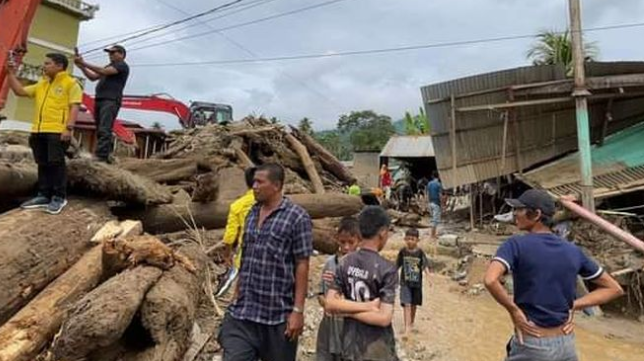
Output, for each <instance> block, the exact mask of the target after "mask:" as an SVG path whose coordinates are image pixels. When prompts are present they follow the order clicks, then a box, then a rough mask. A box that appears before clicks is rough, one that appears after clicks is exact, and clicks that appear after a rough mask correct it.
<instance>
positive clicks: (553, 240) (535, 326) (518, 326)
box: [485, 190, 624, 361]
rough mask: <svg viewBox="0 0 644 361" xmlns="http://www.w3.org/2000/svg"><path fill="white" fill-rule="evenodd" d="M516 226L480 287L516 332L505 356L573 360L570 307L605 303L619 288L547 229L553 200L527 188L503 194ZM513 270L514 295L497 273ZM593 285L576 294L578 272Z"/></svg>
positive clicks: (510, 358) (542, 360)
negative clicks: (517, 194) (512, 195)
mask: <svg viewBox="0 0 644 361" xmlns="http://www.w3.org/2000/svg"><path fill="white" fill-rule="evenodd" d="M506 202H507V203H508V204H509V205H510V206H511V207H512V208H513V210H514V211H513V213H514V217H515V222H516V225H517V227H518V228H519V230H521V231H525V232H527V233H526V234H523V235H517V236H513V237H510V239H508V240H507V241H505V242H504V243H503V244H502V245H501V247H499V249H498V251H497V253H496V256H495V257H494V259H493V260H492V262H491V263H490V266H489V267H488V270H487V273H486V275H485V286H486V287H487V289H488V290H489V291H490V293H491V294H492V296H493V297H494V298H495V299H496V301H497V302H498V303H499V304H501V305H502V306H503V307H505V309H506V310H507V311H508V313H509V314H510V317H511V319H512V322H513V323H514V328H515V334H514V336H513V337H512V338H511V339H510V342H509V343H508V346H507V350H508V355H507V358H506V361H524V360H525V361H545V360H549V361H575V360H577V354H576V350H575V339H574V335H573V333H572V331H573V328H574V326H573V315H574V312H575V311H578V310H583V309H585V308H588V307H592V306H597V305H601V304H604V303H607V302H609V301H611V300H613V299H615V298H617V297H619V296H621V295H622V294H623V293H624V291H623V290H622V288H621V287H620V285H619V284H618V283H617V282H616V281H615V280H614V279H613V278H612V277H611V276H610V275H609V274H608V273H606V272H604V270H603V269H602V268H601V267H600V266H598V265H597V264H596V263H595V262H594V261H593V260H591V259H590V258H589V257H588V256H586V255H585V254H584V253H583V252H582V251H581V249H580V248H579V247H577V246H576V245H574V244H573V243H570V242H568V241H567V240H565V239H563V238H560V237H558V236H556V235H555V234H553V233H552V231H551V230H550V226H551V223H552V216H553V215H554V213H555V203H554V201H553V199H552V198H551V197H550V196H549V195H548V194H547V193H546V192H544V191H540V190H528V191H526V192H525V193H523V194H522V195H521V196H520V197H519V198H518V199H507V200H506ZM506 273H512V277H513V281H514V298H512V297H510V296H509V295H508V292H507V291H506V290H505V288H504V287H503V285H502V284H501V278H502V277H503V275H504V274H506ZM578 276H581V278H582V279H583V280H585V281H589V282H592V283H593V284H594V285H595V286H596V288H595V290H594V291H592V292H590V293H588V294H587V295H585V296H583V297H581V298H577V299H575V298H576V294H575V292H576V285H577V277H578Z"/></svg>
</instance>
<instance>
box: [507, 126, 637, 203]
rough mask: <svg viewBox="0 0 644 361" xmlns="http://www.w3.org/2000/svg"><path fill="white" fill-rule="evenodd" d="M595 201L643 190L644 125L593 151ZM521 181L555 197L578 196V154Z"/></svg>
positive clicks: (610, 140) (526, 174) (628, 129)
mask: <svg viewBox="0 0 644 361" xmlns="http://www.w3.org/2000/svg"><path fill="white" fill-rule="evenodd" d="M591 152H592V160H593V186H594V196H595V198H605V197H609V196H613V195H616V194H624V193H628V192H632V191H636V190H641V189H644V123H640V124H638V125H635V126H632V127H630V128H627V129H624V130H622V131H620V132H618V133H615V134H613V135H611V136H610V137H607V138H606V140H605V142H604V144H603V145H601V146H598V145H594V146H593V147H592V149H591ZM518 177H519V178H520V179H521V180H523V181H524V182H526V183H527V184H529V185H531V186H532V187H535V188H541V189H545V190H548V191H550V192H552V193H553V194H555V195H559V196H561V195H565V194H578V193H580V192H581V187H580V185H579V183H580V180H581V175H580V173H579V153H573V154H571V155H568V156H566V157H564V158H561V159H559V160H556V161H553V162H551V163H548V164H546V165H544V166H541V167H539V168H537V169H534V170H532V171H530V172H527V173H524V174H523V175H518Z"/></svg>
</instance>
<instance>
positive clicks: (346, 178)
mask: <svg viewBox="0 0 644 361" xmlns="http://www.w3.org/2000/svg"><path fill="white" fill-rule="evenodd" d="M291 129H292V131H293V134H294V135H295V137H296V138H297V139H299V140H300V142H302V144H304V146H306V148H307V149H308V151H309V153H310V154H311V155H312V156H315V157H317V159H318V160H319V161H320V163H321V164H322V166H323V167H324V169H326V170H328V171H329V172H331V174H333V175H334V176H335V177H336V178H338V179H339V180H340V181H342V182H345V183H351V182H352V181H353V180H355V177H354V176H353V175H352V174H351V172H349V170H348V169H347V167H345V166H344V165H342V163H340V161H339V160H338V158H336V157H335V156H334V155H333V154H331V152H329V151H328V150H326V148H324V147H323V146H321V145H320V143H318V142H317V141H316V140H315V139H313V137H311V136H310V135H308V134H306V133H304V132H302V131H300V130H298V129H297V128H294V127H291Z"/></svg>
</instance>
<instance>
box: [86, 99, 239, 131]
mask: <svg viewBox="0 0 644 361" xmlns="http://www.w3.org/2000/svg"><path fill="white" fill-rule="evenodd" d="M83 104H85V106H86V107H87V108H88V110H90V112H93V110H94V99H93V98H92V97H91V96H89V95H86V94H85V95H84V96H83ZM121 108H123V109H137V110H150V111H156V112H164V113H169V114H172V115H175V116H177V117H178V118H179V122H180V123H181V125H182V126H183V127H184V128H193V127H195V126H197V125H205V124H207V123H226V122H230V121H231V120H232V116H233V110H232V107H231V106H230V105H226V104H216V103H207V102H192V103H190V106H188V105H186V104H184V103H182V102H181V101H179V100H177V99H174V98H173V97H171V96H169V95H167V94H152V95H147V96H145V95H124V96H123V100H122V102H121Z"/></svg>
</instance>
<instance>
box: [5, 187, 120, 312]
mask: <svg viewBox="0 0 644 361" xmlns="http://www.w3.org/2000/svg"><path fill="white" fill-rule="evenodd" d="M110 218H111V215H110V214H109V211H108V209H107V207H106V206H105V205H104V204H102V203H97V202H93V201H87V200H75V199H72V200H70V201H69V204H68V205H67V207H66V208H65V210H64V211H63V213H61V214H59V215H57V216H51V215H49V214H47V213H44V212H41V211H24V210H13V211H10V212H7V213H4V214H2V215H0V240H2V242H0V290H2V292H0V324H1V323H4V322H5V321H6V320H7V319H9V317H11V316H12V315H13V314H14V313H15V312H16V311H18V310H19V309H20V308H21V307H22V306H24V305H25V304H26V303H27V302H29V300H31V299H32V298H33V297H34V296H35V295H36V294H38V292H40V291H41V290H42V289H43V288H45V286H47V285H48V284H49V283H50V282H51V281H53V280H54V279H56V277H58V276H59V275H61V274H62V273H63V272H65V271H66V270H67V269H68V268H69V267H71V266H72V265H73V264H74V263H75V262H76V261H78V259H79V258H81V256H82V255H83V254H85V252H87V250H89V249H90V248H91V243H90V242H89V240H90V239H91V237H92V236H93V235H94V234H95V233H96V231H97V230H98V229H100V228H101V226H102V225H103V224H104V223H105V222H106V221H108V220H109V219H110Z"/></svg>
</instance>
